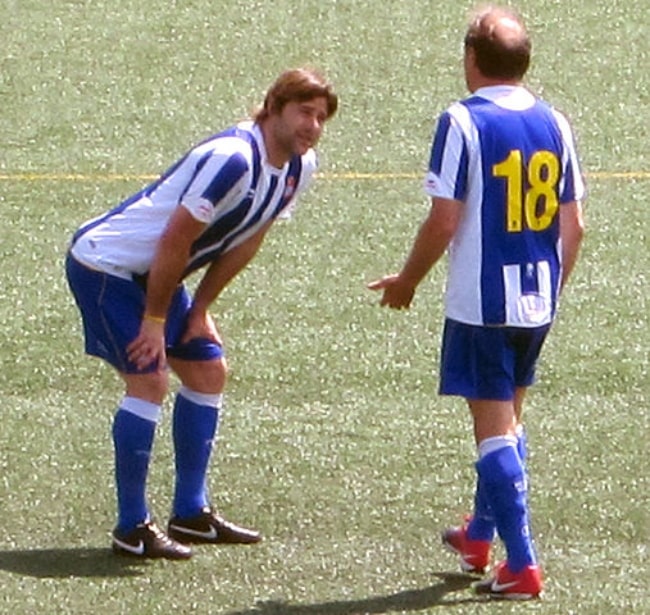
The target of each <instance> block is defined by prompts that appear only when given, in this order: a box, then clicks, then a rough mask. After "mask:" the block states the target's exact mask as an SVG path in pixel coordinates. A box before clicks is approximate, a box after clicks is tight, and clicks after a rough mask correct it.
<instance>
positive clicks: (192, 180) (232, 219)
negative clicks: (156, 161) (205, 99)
mask: <svg viewBox="0 0 650 615" xmlns="http://www.w3.org/2000/svg"><path fill="white" fill-rule="evenodd" d="M316 166H317V162H316V154H315V152H314V151H313V150H310V151H309V152H307V153H306V154H305V155H303V156H295V157H294V158H292V159H291V160H290V161H289V162H288V163H287V164H286V165H285V166H284V167H283V168H282V169H277V168H275V167H273V166H272V165H271V164H269V163H268V162H267V159H266V150H265V147H264V140H263V138H262V133H261V130H260V128H259V126H257V125H255V124H253V122H250V121H249V122H242V123H240V124H238V125H237V126H235V127H233V128H231V129H229V130H226V131H224V132H222V133H219V134H217V135H215V136H213V137H210V138H209V139H207V140H205V141H203V142H202V143H200V144H199V145H197V146H196V147H194V148H193V149H192V150H190V151H189V152H188V153H187V154H186V155H185V156H184V157H183V158H181V159H180V160H179V161H178V162H177V163H176V164H174V165H173V166H172V167H171V168H170V169H169V170H168V171H167V172H165V173H164V174H163V175H162V176H161V177H160V178H159V179H158V180H157V181H155V182H154V183H152V184H150V185H149V186H147V187H146V188H144V190H142V191H140V192H138V193H137V194H135V195H133V196H132V197H130V198H128V199H127V200H125V201H124V202H122V203H121V204H120V205H119V206H118V207H116V208H115V209H112V210H111V211H109V212H107V213H105V214H103V215H101V216H98V217H96V218H94V219H92V220H89V221H88V222H86V223H85V224H83V225H82V226H81V228H80V229H79V230H78V231H77V232H76V233H75V236H74V239H73V245H72V248H71V251H72V254H73V256H74V257H75V258H76V259H77V260H79V261H80V262H81V263H83V264H85V265H88V266H90V267H92V268H94V269H99V270H101V271H105V272H106V273H110V274H113V275H117V276H119V277H123V278H127V279H129V278H131V276H132V274H139V275H142V274H145V273H146V272H147V271H148V270H149V268H150V266H151V262H152V260H153V258H154V254H155V250H156V246H157V244H158V240H159V238H160V236H161V234H162V232H163V231H164V229H165V227H166V225H167V222H168V221H169V218H170V216H171V215H172V213H173V211H174V210H175V209H176V207H177V206H178V205H182V206H183V207H185V208H186V209H187V210H188V211H189V212H190V213H191V214H192V215H193V216H194V217H195V218H196V219H197V220H200V221H202V222H205V223H206V224H207V226H206V228H205V230H204V232H203V233H202V234H201V235H200V236H199V238H198V239H197V240H196V241H195V243H194V244H193V246H192V250H191V257H190V261H189V263H188V266H187V269H186V271H185V275H188V274H189V273H191V272H192V271H194V270H196V269H198V268H200V267H202V266H203V265H205V264H206V263H209V262H212V261H214V260H215V259H216V258H218V257H219V255H220V254H223V253H224V252H227V251H228V250H229V249H231V248H234V247H235V246H237V245H239V244H240V243H242V242H243V241H245V240H246V239H247V238H249V237H251V236H252V235H253V234H255V233H256V232H257V231H258V230H260V228H261V227H262V226H263V225H265V224H266V223H267V222H268V221H270V220H273V219H275V218H277V217H278V216H283V217H284V216H287V215H288V214H289V211H290V210H291V209H292V208H293V204H294V203H295V199H296V197H297V196H298V194H299V193H300V192H302V191H303V190H304V189H305V188H306V187H307V186H308V184H309V183H310V181H311V178H312V176H313V174H314V171H315V170H316Z"/></svg>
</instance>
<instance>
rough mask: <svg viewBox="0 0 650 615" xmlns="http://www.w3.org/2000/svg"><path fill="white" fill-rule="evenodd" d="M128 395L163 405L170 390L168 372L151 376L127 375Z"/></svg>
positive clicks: (158, 372) (125, 377)
mask: <svg viewBox="0 0 650 615" xmlns="http://www.w3.org/2000/svg"><path fill="white" fill-rule="evenodd" d="M123 377H124V380H125V382H126V394H127V395H128V396H129V397H136V398H138V399H144V400H145V401H150V402H152V403H154V404H162V402H163V400H164V399H165V395H166V394H167V390H168V389H169V375H168V373H167V372H166V371H157V372H152V373H150V374H126V375H124V376H123Z"/></svg>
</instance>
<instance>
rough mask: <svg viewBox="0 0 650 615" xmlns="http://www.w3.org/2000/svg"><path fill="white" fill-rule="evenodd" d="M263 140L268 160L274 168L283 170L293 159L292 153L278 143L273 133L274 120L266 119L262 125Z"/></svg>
mask: <svg viewBox="0 0 650 615" xmlns="http://www.w3.org/2000/svg"><path fill="white" fill-rule="evenodd" d="M260 130H261V131H262V138H263V139H264V148H265V149H266V159H267V161H268V162H269V164H271V165H272V166H274V167H276V168H277V169H281V168H282V167H283V166H284V165H285V164H286V163H287V162H289V160H290V158H291V152H287V151H286V149H285V148H284V147H282V145H281V144H280V143H279V142H278V139H277V138H276V136H275V133H274V131H273V120H272V118H266V119H265V120H264V121H263V122H262V123H261V124H260Z"/></svg>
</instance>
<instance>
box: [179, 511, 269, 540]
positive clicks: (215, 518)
mask: <svg viewBox="0 0 650 615" xmlns="http://www.w3.org/2000/svg"><path fill="white" fill-rule="evenodd" d="M167 531H168V533H169V535H170V536H171V537H172V538H173V539H174V540H178V541H179V542H182V543H186V544H190V543H194V544H199V543H200V544H213V545H215V544H253V543H256V542H259V541H260V540H262V536H261V534H260V533H259V532H258V531H256V530H249V529H247V528H245V527H240V526H239V525H235V524H234V523H231V522H230V521H226V520H225V519H224V518H223V517H221V516H220V515H217V514H216V513H215V512H214V511H213V510H212V509H211V508H210V507H209V506H207V507H205V508H204V509H203V510H202V511H201V512H200V513H199V514H198V515H197V516H196V517H190V518H189V519H181V518H180V517H173V518H172V519H170V520H169V525H168V526H167Z"/></svg>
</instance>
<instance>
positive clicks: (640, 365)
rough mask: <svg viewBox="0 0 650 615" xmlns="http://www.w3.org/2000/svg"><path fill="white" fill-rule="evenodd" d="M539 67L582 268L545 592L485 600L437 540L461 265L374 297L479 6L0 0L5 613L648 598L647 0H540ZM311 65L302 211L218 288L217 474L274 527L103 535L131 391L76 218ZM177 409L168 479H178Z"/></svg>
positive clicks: (570, 605) (462, 455) (457, 445)
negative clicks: (400, 299)
mask: <svg viewBox="0 0 650 615" xmlns="http://www.w3.org/2000/svg"><path fill="white" fill-rule="evenodd" d="M517 5H518V6H519V7H520V8H521V10H522V11H523V12H524V14H525V16H526V17H527V19H528V22H529V25H530V28H531V31H532V33H533V41H534V64H533V66H532V69H531V73H530V78H529V84H530V86H531V87H532V88H533V89H534V90H535V91H536V92H539V93H541V94H542V95H543V96H544V97H545V98H546V99H548V100H550V101H551V102H553V103H555V104H557V105H558V106H559V107H560V108H562V109H563V110H565V111H566V112H567V113H568V114H569V115H570V116H571V117H572V119H573V121H574V126H575V130H576V133H577V135H578V138H579V145H580V150H581V153H582V156H583V159H584V165H585V171H586V173H587V179H588V184H589V191H590V196H589V202H588V206H587V223H588V235H587V237H586V240H585V245H584V251H583V254H582V260H581V262H580V263H579V265H578V268H577V270H576V273H575V277H574V279H573V284H572V285H571V287H570V288H569V289H568V290H567V293H566V295H565V297H564V300H563V305H562V310H561V315H560V318H559V320H558V322H557V326H556V328H555V329H554V331H553V333H552V335H551V337H550V339H549V342H548V345H547V347H546V348H545V351H544V354H543V358H542V361H541V365H540V376H541V378H540V382H539V384H538V385H537V386H536V387H534V389H533V390H532V391H531V395H530V401H529V406H528V429H529V440H530V447H531V456H530V468H531V474H532V477H531V478H532V493H531V499H532V509H533V525H534V531H535V536H536V540H537V546H538V549H539V552H540V555H541V558H542V561H543V564H544V567H545V571H546V576H547V587H546V589H547V591H546V597H545V599H544V600H543V601H540V602H535V603H528V604H525V605H522V604H518V605H516V606H513V605H507V604H492V603H488V604H486V603H483V602H478V601H477V600H476V599H475V598H474V596H473V595H472V593H471V592H470V591H469V589H468V587H469V581H470V580H469V579H468V578H466V577H464V576H462V575H460V574H457V573H456V566H455V561H454V559H453V558H452V557H451V556H449V555H448V554H446V553H445V552H443V551H442V549H441V548H440V546H439V539H438V532H439V530H440V529H441V528H442V527H444V526H445V525H447V524H449V523H452V522H456V521H458V520H459V519H460V516H461V515H462V514H463V512H465V511H466V510H467V508H468V507H469V504H470V496H471V490H472V486H473V461H474V449H473V445H472V442H471V439H470V435H469V421H468V417H467V415H466V411H465V409H464V407H463V404H462V402H461V401H459V400H454V399H440V398H438V397H437V396H436V394H435V391H436V375H435V374H436V370H437V364H438V355H437V352H438V340H439V334H440V326H441V311H442V307H441V295H442V287H443V283H444V266H439V267H438V268H437V269H435V270H434V271H433V272H432V274H431V276H430V277H429V279H427V281H426V282H425V283H424V284H423V285H422V288H421V290H420V291H419V294H418V296H417V298H416V301H415V304H414V306H413V307H412V309H411V310H410V311H409V312H408V313H395V312H388V311H385V310H380V309H379V308H378V307H377V297H376V296H375V295H372V294H370V293H369V292H368V291H366V289H365V284H366V282H368V281H369V280H371V279H373V278H375V277H376V276H378V275H381V274H383V273H387V272H390V271H392V270H394V269H395V268H396V267H398V266H399V265H400V264H401V262H402V258H403V256H404V253H405V251H406V249H407V247H408V245H410V241H411V239H412V237H413V234H414V233H415V230H416V228H417V226H418V224H419V222H420V220H421V219H422V217H423V216H424V215H425V212H426V210H427V203H426V200H425V199H424V197H423V195H422V193H421V190H420V177H421V175H422V173H423V169H424V166H425V164H426V160H427V157H428V147H429V141H430V138H431V132H432V129H433V124H434V121H435V117H436V115H437V114H438V113H439V112H440V111H441V110H442V109H443V108H444V107H446V106H447V105H448V104H449V103H450V102H451V101H453V100H455V99H457V98H459V97H461V96H463V95H464V90H463V79H462V75H461V72H460V68H461V66H460V58H459V54H460V41H461V39H462V35H463V31H464V26H465V19H466V15H467V12H468V9H469V8H470V7H471V6H472V3H469V2H465V1H463V2H451V1H448V2H443V3H438V4H437V5H434V4H432V3H430V2H424V1H423V0H413V1H411V2H408V3H407V2H397V1H396V0H386V1H385V2H382V3H373V2H370V0H358V1H353V0H338V1H337V0H322V1H320V2H316V1H315V0H293V1H290V0H275V1H274V2H271V1H270V0H256V1H255V2H241V1H240V0H239V1H237V2H231V3H226V2H207V1H206V0H188V1H174V2H159V1H156V0H143V2H141V3H139V4H136V3H130V2H126V1H125V0H113V1H112V2H107V1H106V0H97V1H93V2H91V1H90V0H85V1H84V0H76V1H73V0H67V1H62V0H56V1H54V2H51V3H45V2H38V1H35V0H31V1H30V0H24V1H23V0H21V1H18V0H6V1H5V2H4V3H3V4H2V6H1V7H0V35H1V37H2V40H3V53H2V56H1V61H2V67H1V70H0V103H1V105H2V111H1V112H0V135H1V138H2V141H3V143H2V149H1V150H0V254H1V255H2V261H1V266H0V287H1V288H2V299H1V300H0V395H1V399H2V401H3V403H2V423H1V426H0V514H1V515H2V518H3V519H4V524H5V529H4V531H3V533H2V537H1V538H0V588H1V589H0V613H11V614H12V615H19V614H23V613H35V612H39V613H91V612H92V613H112V614H116V613H129V614H130V613H138V614H139V613H143V614H146V613H174V612H176V613H193V612H204V613H218V614H225V615H280V614H286V615H343V614H350V615H361V614H366V613H369V614H383V613H387V614H388V613H390V614H393V613H418V614H420V613H422V614H424V613H450V614H456V613H459V614H460V613H462V614H466V613H468V614H471V613H488V612H490V613H491V612H498V613H510V612H515V611H517V612H531V613H540V614H549V615H551V614H553V615H555V614H568V613H574V614H580V615H584V614H598V613H603V614H609V613H620V614H621V615H622V614H624V613H625V614H628V613H633V614H636V613H638V614H641V613H647V612H649V611H650V599H649V598H648V594H649V591H648V581H647V579H648V573H649V572H650V570H649V562H648V541H649V536H650V517H649V513H648V508H649V505H650V502H649V498H648V490H649V485H648V476H649V474H650V468H649V464H648V458H649V457H650V455H649V453H650V450H649V447H648V433H649V429H648V427H649V425H648V405H649V400H650V377H649V373H648V372H649V368H648V363H649V361H648V352H649V348H650V333H649V319H648V312H649V310H650V306H649V305H648V304H649V301H648V297H649V293H648V282H649V280H648V276H649V275H650V274H649V272H650V256H649V250H648V247H649V242H648V237H649V234H650V222H649V220H650V217H649V216H648V213H647V203H646V201H647V194H648V192H649V191H650V161H649V160H648V142H649V141H650V138H649V137H650V135H649V134H648V130H649V129H648V126H650V86H649V85H648V79H647V66H648V61H649V57H648V56H649V55H650V42H648V39H647V30H648V27H649V26H650V8H649V6H648V4H647V2H646V0H611V1H609V2H607V3H605V2H600V1H599V0H591V1H590V0H574V1H572V2H563V1H560V0H544V1H540V0H537V1H533V0H525V1H524V0H522V1H521V2H519V3H517ZM304 63H309V64H314V65H317V66H319V67H321V68H323V69H324V70H325V71H326V72H327V73H328V75H330V76H331V78H332V79H333V80H334V81H335V83H336V84H337V89H338V91H339V94H340V96H341V109H340V113H339V114H338V115H337V117H336V118H335V119H334V120H333V121H332V123H331V125H330V126H328V127H327V131H326V135H325V136H324V138H323V140H322V144H321V148H320V150H321V160H322V172H321V175H320V177H319V179H318V180H317V182H316V185H315V186H314V189H313V190H312V191H311V192H310V193H309V194H308V195H307V196H306V197H305V198H304V199H303V202H302V203H301V207H300V210H299V212H298V213H297V215H296V217H295V219H294V220H293V221H292V222H290V223H288V224H281V225H278V226H277V228H276V229H275V230H274V231H273V232H272V233H271V234H270V236H269V238H268V241H267V243H266V244H265V246H264V247H263V249H262V252H261V253H260V255H259V257H258V259H257V260H256V261H255V262H254V263H253V264H252V265H251V267H250V268H249V269H247V270H246V271H245V272H243V273H242V275H241V276H240V277H239V278H238V279H237V280H236V281H235V282H234V283H233V284H232V285H231V286H230V287H229V288H228V289H227V290H226V292H225V293H224V294H223V296H222V297H221V298H220V299H219V301H218V302H217V304H216V305H215V306H214V315H215V317H216V318H217V320H218V322H219V324H220V326H221V328H222V331H223V333H224V336H225V340H226V344H227V348H228V353H229V359H230V365H231V368H232V376H231V380H230V383H229V388H228V391H227V399H226V403H227V407H226V412H225V421H224V423H223V426H222V429H221V432H220V438H219V444H218V450H217V455H216V458H215V463H214V464H213V471H212V478H211V485H212V492H213V495H214V498H215V502H216V504H217V505H218V506H219V508H220V509H221V510H222V511H223V512H224V514H225V515H226V516H228V517H232V518H234V519H236V520H238V521H241V522H244V523H250V524H251V525H254V526H255V527H258V528H260V529H261V530H262V531H263V533H264V534H265V536H266V540H265V541H264V542H263V543H262V544H261V545H258V546H255V547H253V548H232V549H231V548H222V549H210V548H199V549H197V553H196V555H195V557H194V558H193V559H192V560H191V561H190V562H188V563H182V564H178V563H176V564H174V563H169V562H156V563H145V564H141V563H136V564H133V563H129V562H123V561H120V560H118V559H115V558H113V557H112V556H111V554H110V552H109V550H108V545H109V535H110V531H111V529H112V527H113V524H114V514H115V512H114V507H115V504H114V494H113V482H112V449H111V441H110V425H111V421H112V414H113V411H114V408H115V404H116V402H117V400H118V399H119V398H120V396H121V390H120V387H119V385H118V383H117V382H116V379H115V378H114V376H113V374H112V373H111V372H110V370H109V369H108V368H107V367H105V366H103V365H102V364H100V363H99V362H98V361H96V360H92V359H89V358H88V357H85V356H84V355H83V353H82V340H81V331H80V323H79V320H78V316H77V313H76V310H75V307H74V305H73V303H72V299H71V297H70V296H69V293H68V291H67V288H66V285H65V280H64V279H63V272H62V260H63V257H64V254H65V249H66V244H67V241H68V238H69V236H70V233H71V232H72V231H73V230H74V229H75V228H76V226H77V225H78V224H79V223H80V222H81V221H82V220H84V219H86V218H88V217H90V216H91V215H95V214H97V213H99V212H101V211H103V210H104V209H106V208H107V207H109V206H111V205H113V204H115V203H116V202H118V201H119V199H121V198H123V197H124V196H126V195H128V194H130V193H131V192H132V191H134V190H136V189H137V188H139V187H140V186H141V185H142V184H143V183H144V182H146V181H147V179H148V177H149V176H150V175H153V174H155V173H157V172H159V171H160V170H162V169H163V168H164V167H165V166H166V165H167V164H168V163H170V162H171V161H172V160H173V159H174V158H175V157H176V156H177V155H179V154H180V153H181V152H183V151H184V150H185V149H186V148H187V147H188V146H189V145H190V144H192V143H194V142H196V141H197V140H199V139H201V138H203V137H204V136H206V135H207V134H210V133H212V132H214V131H216V130H218V129H220V128H223V127H225V126H227V125H229V124H230V123H232V122H233V121H234V120H237V119H239V118H241V117H243V116H245V115H246V114H247V113H248V111H249V110H250V109H251V108H252V107H253V106H255V105H256V104H257V103H258V102H260V97H261V95H262V94H263V92H264V91H265V89H266V87H267V86H268V84H269V83H270V82H271V81H272V80H273V78H274V77H275V75H276V74H277V73H278V72H279V71H280V70H282V69H283V68H285V67H288V66H295V65H298V64H304ZM172 464H173V461H172V451H171V446H170V422H169V407H168V406H167V407H166V416H165V419H164V420H163V422H162V424H161V425H160V429H159V435H158V439H157V441H156V448H155V453H154V459H153V464H152V473H151V478H150V484H149V486H150V499H151V504H152V507H153V510H154V511H155V513H156V514H157V515H158V517H159V519H160V521H162V522H165V521H166V516H167V514H168V512H169V510H168V509H169V504H170V500H171V485H172Z"/></svg>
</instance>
